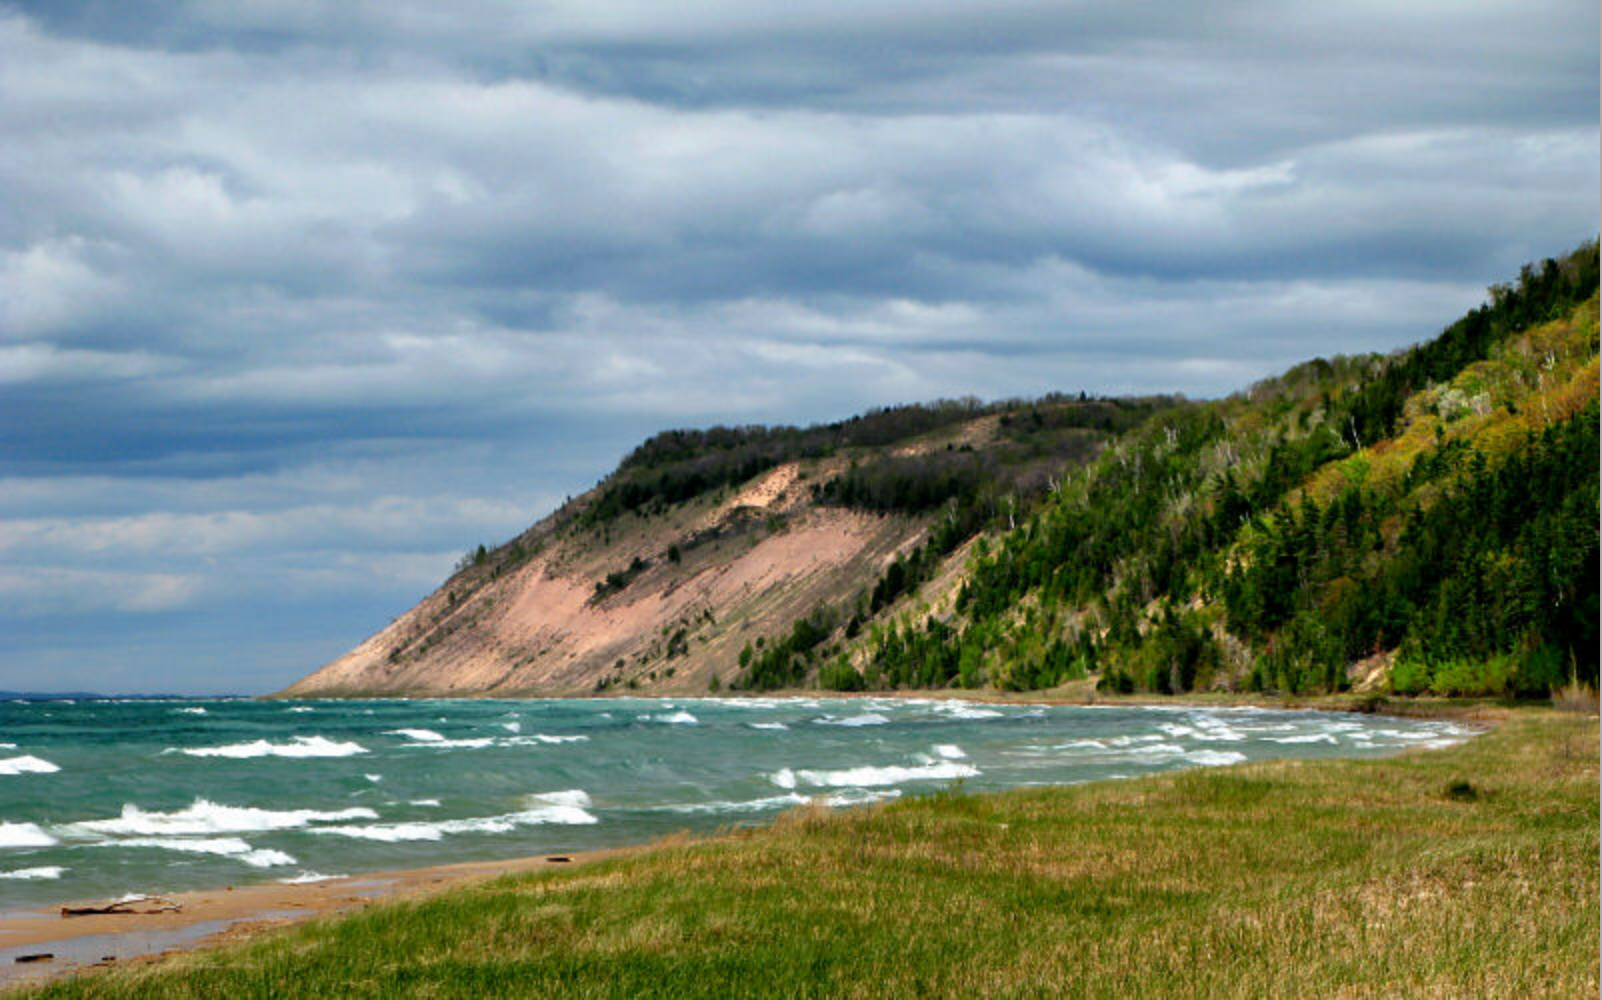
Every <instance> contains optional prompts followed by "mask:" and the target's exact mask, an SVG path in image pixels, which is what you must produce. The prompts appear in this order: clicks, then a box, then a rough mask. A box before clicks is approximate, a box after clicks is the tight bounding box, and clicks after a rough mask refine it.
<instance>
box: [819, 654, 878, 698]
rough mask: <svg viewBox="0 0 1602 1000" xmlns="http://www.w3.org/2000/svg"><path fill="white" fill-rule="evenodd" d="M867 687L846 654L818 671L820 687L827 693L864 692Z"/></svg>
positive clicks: (866, 683)
mask: <svg viewBox="0 0 1602 1000" xmlns="http://www.w3.org/2000/svg"><path fill="white" fill-rule="evenodd" d="M867 686H868V682H867V681H866V680H865V679H864V678H863V676H862V674H861V673H860V672H859V671H858V670H857V668H856V667H853V666H852V665H851V663H850V661H849V660H847V659H846V657H845V654H844V653H841V654H840V655H839V656H838V657H836V658H835V659H833V660H831V661H829V662H828V663H825V664H824V665H823V666H822V667H821V668H819V670H818V687H821V688H823V689H824V690H825V691H863V690H866V689H867Z"/></svg>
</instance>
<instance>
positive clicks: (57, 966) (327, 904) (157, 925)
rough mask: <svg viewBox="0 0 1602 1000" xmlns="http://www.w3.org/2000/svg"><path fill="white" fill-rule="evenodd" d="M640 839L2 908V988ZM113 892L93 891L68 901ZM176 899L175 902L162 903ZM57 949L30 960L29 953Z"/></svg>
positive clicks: (590, 856) (565, 863)
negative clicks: (298, 879) (104, 909)
mask: <svg viewBox="0 0 1602 1000" xmlns="http://www.w3.org/2000/svg"><path fill="white" fill-rule="evenodd" d="M640 849H641V848H639V847H630V848H614V849H610V850H600V851H588V852H582V853H576V854H549V855H536V856H533V857H526V858H511V859H504V860H500V861H468V862H463V863H460V864H451V865H437V866H434V867H429V868H412V869H405V870H401V871H389V872H366V873H363V874H360V875H351V876H347V877H342V878H333V879H327V880H324V881H320V882H308V883H304V884H301V885H285V884H282V883H277V882H272V883H266V884H261V885H242V886H230V887H226V888H219V889H205V890H198V891H194V892H179V893H172V894H170V895H165V896H159V897H151V898H150V899H149V900H148V901H146V902H145V903H144V904H142V905H141V904H134V906H133V907H132V909H134V910H141V909H144V910H153V911H155V912H127V913H108V914H92V915H87V916H73V917H68V916H63V915H62V914H61V912H60V909H59V908H53V909H49V910H42V909H41V910H11V911H4V912H0V990H3V989H6V988H8V987H16V986H19V985H23V984H38V983H41V982H44V981H46V980H49V979H53V978H56V977H59V976H63V975H67V974H70V973H75V972H82V971H85V970H88V969H96V968H107V967H111V966H117V965H128V964H135V963H139V962H148V961H151V960H153V959H154V958H156V957H159V956H160V955H163V954H167V953H170V952H174V951H184V950H188V949H192V948H196V947H205V946H208V945H213V944H219V943H222V942H224V941H229V940H234V939H238V938H241V937H246V936H249V935H251V934H256V933H260V932H261V931H263V930H267V929H270V928H275V927H283V926H287V925H289V924H293V923H297V922H299V921H302V920H306V919H309V918H311V917H315V916H320V915H323V914H330V913H343V912H348V911H351V910H357V909H361V908H362V907H365V906H369V905H371V904H372V903H374V902H375V901H377V900H380V899H394V898H397V897H401V896H406V897H414V898H415V897H418V896H426V895H428V894H429V893H431V892H437V891H439V890H441V889H445V888H449V887H454V886H458V885H461V884H463V883H465V882H471V881H475V880H483V879H489V878H494V877H495V876H498V875H507V874H513V873H519V872H532V871H548V870H552V869H558V868H568V867H572V866H574V865H582V864H585V863H587V862H591V861H595V860H598V859H600V858H606V857H614V856H617V855H619V854H624V853H628V852H630V851H637V850H640ZM108 902H110V900H87V901H78V902H74V903H71V904H64V905H73V906H78V905H83V904H84V903H93V904H97V905H103V904H105V903H108ZM170 904H176V907H177V908H176V909H165V908H163V909H158V907H165V906H167V905H170ZM38 955H50V956H52V957H51V958H48V959H35V960H28V957H29V956H38Z"/></svg>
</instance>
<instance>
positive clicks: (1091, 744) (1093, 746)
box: [1052, 740, 1107, 750]
mask: <svg viewBox="0 0 1602 1000" xmlns="http://www.w3.org/2000/svg"><path fill="white" fill-rule="evenodd" d="M1052 749H1053V750H1105V749H1107V744H1105V743H1103V742H1102V741H1101V740H1073V741H1072V742H1069V743H1059V744H1057V745H1056V746H1054V747H1052Z"/></svg>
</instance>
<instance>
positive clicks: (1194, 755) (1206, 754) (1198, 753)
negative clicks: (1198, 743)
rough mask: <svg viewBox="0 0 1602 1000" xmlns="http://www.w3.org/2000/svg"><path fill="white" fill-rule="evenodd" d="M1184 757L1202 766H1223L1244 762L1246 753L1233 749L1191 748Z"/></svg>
mask: <svg viewBox="0 0 1602 1000" xmlns="http://www.w3.org/2000/svg"><path fill="white" fill-rule="evenodd" d="M1185 759H1186V760H1188V761H1190V762H1191V763H1192V764H1200V765H1201V766H1202V767H1223V766H1225V765H1226V764H1240V763H1242V762H1244V761H1245V760H1246V755H1245V754H1243V753H1236V752H1235V751H1233V750H1193V751H1191V752H1190V753H1187V754H1186V755H1185Z"/></svg>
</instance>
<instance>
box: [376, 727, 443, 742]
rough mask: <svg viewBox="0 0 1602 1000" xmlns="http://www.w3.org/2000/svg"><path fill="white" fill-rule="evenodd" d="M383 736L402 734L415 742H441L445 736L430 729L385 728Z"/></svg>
mask: <svg viewBox="0 0 1602 1000" xmlns="http://www.w3.org/2000/svg"><path fill="white" fill-rule="evenodd" d="M384 735H385V736H404V737H406V738H407V739H409V740H412V741H413V742H416V743H443V742H445V737H444V736H441V735H440V734H439V733H436V732H434V730H432V729H386V730H384Z"/></svg>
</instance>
